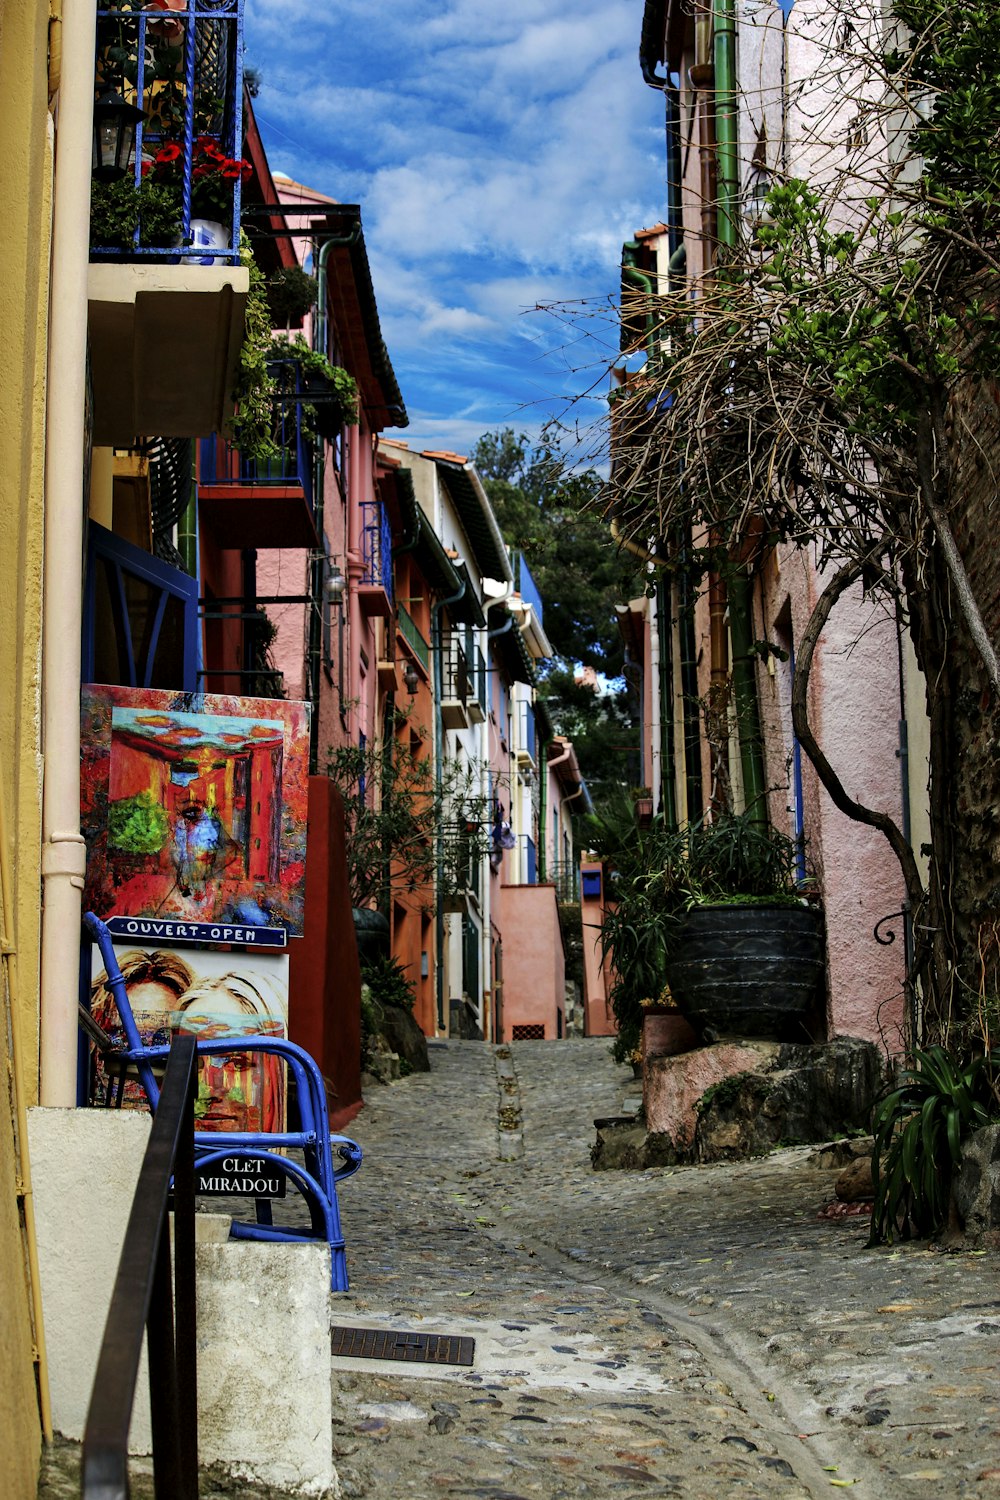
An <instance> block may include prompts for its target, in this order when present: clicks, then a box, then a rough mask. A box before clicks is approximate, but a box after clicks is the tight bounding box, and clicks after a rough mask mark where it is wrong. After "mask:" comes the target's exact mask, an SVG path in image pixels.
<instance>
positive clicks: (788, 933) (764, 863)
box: [589, 812, 824, 1057]
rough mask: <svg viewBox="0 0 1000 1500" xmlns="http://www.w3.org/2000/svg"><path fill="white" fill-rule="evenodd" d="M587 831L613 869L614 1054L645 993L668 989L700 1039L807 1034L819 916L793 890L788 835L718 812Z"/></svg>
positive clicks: (608, 924) (608, 928)
mask: <svg viewBox="0 0 1000 1500" xmlns="http://www.w3.org/2000/svg"><path fill="white" fill-rule="evenodd" d="M601 824H603V827H602V826H601ZM589 837H590V843H591V846H592V847H593V848H594V849H595V852H596V853H597V854H598V855H600V856H601V857H602V859H604V861H605V864H606V866H607V867H608V871H609V874H608V893H609V898H610V900H609V910H608V912H607V914H606V918H605V923H604V928H603V934H602V943H603V948H604V953H605V956H606V957H607V958H608V959H609V960H610V962H611V965H612V969H613V972H614V975H615V978H614V981H613V984H612V991H611V1001H612V1006H613V1008H614V1010H615V1014H616V1016H617V1017H618V1023H619V1054H620V1056H622V1057H624V1056H625V1055H626V1054H627V1052H628V1050H630V1049H631V1048H632V1047H634V1046H635V1045H636V1042H637V1040H638V1035H639V1031H640V1029H641V1024H642V1010H643V1006H642V1002H643V1000H644V999H648V998H649V997H650V996H656V995H660V994H661V993H662V991H663V987H664V984H669V989H670V993H671V995H672V998H673V1000H674V1001H675V1003H676V1005H677V1008H678V1010H679V1011H680V1013H681V1015H682V1016H684V1017H685V1018H686V1020H688V1021H689V1022H690V1024H691V1025H692V1026H693V1028H694V1029H695V1031H696V1032H697V1033H698V1035H699V1036H700V1037H701V1038H702V1039H704V1040H711V1039H712V1038H713V1037H715V1036H717V1035H723V1034H733V1035H738V1036H746V1037H773V1038H776V1039H778V1040H798V1039H801V1038H802V1037H803V1036H805V1035H808V1032H809V1022H810V1020H811V1013H812V1011H813V1008H814V1006H815V1004H816V1001H817V998H818V996H819V993H820V987H821V983H822V978H823V972H824V958H823V937H822V914H821V912H820V911H819V910H818V908H817V907H816V905H815V904H812V903H810V902H807V901H805V900H803V899H802V897H801V896H800V894H799V891H798V887H797V884H796V874H797V871H798V866H799V854H800V851H799V846H798V844H797V843H796V841H795V840H794V839H792V838H790V837H789V836H788V835H786V834H783V833H780V832H779V831H778V830H776V829H774V828H770V827H767V826H763V827H762V826H760V825H759V824H757V823H755V822H753V821H752V820H751V819H750V818H749V817H747V815H746V814H737V813H726V812H723V813H718V814H716V815H715V816H714V817H712V818H706V819H704V820H702V821H700V822H698V823H693V824H689V825H688V826H687V827H686V828H683V829H671V828H669V827H667V825H666V824H665V822H664V819H663V818H662V817H660V816H657V817H654V818H653V820H652V822H651V824H650V825H649V827H648V828H642V827H637V826H636V824H635V823H634V821H633V820H632V819H629V820H628V822H627V823H626V822H624V820H621V819H619V821H618V823H617V826H616V825H615V824H614V823H612V824H610V825H609V823H608V819H607V816H606V815H605V817H604V818H603V819H601V820H597V822H596V823H595V825H594V826H592V827H591V830H590V834H589Z"/></svg>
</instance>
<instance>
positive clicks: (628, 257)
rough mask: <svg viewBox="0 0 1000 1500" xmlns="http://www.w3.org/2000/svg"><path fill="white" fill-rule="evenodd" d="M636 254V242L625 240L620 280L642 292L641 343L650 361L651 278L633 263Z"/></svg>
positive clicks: (652, 326)
mask: <svg viewBox="0 0 1000 1500" xmlns="http://www.w3.org/2000/svg"><path fill="white" fill-rule="evenodd" d="M638 254H639V242H638V240H626V242H625V244H624V245H623V246H622V280H623V281H627V282H629V284H630V285H631V286H634V287H635V288H636V290H637V291H640V292H642V293H643V295H644V296H645V298H646V309H645V312H644V314H643V321H644V322H645V325H646V331H645V333H644V335H643V343H644V344H645V346H646V358H647V359H649V360H652V359H654V358H655V357H656V349H655V343H656V339H655V329H656V314H655V313H654V312H653V278H652V277H651V276H649V275H648V274H647V273H646V272H645V271H640V270H639V267H638V266H637V265H636V263H635V261H636V256H637V255H638Z"/></svg>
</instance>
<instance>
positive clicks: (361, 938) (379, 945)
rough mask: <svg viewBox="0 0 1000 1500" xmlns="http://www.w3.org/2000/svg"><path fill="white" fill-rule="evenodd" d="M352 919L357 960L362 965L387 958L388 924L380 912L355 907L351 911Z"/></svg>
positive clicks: (364, 907) (363, 907)
mask: <svg viewBox="0 0 1000 1500" xmlns="http://www.w3.org/2000/svg"><path fill="white" fill-rule="evenodd" d="M351 916H352V917H353V918H354V939H355V942H356V943H357V945H358V958H359V959H360V960H361V962H362V964H364V963H365V962H366V961H368V960H370V959H378V958H388V957H389V938H390V933H389V922H388V919H387V918H386V917H384V916H383V915H382V913H381V912H380V911H372V910H371V909H370V908H369V907H366V906H355V907H353V908H352V910H351Z"/></svg>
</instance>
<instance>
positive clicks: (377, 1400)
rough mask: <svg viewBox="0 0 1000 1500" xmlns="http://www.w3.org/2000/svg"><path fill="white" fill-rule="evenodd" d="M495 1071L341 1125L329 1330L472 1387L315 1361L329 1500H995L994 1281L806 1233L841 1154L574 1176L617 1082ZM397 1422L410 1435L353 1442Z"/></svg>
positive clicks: (522, 1052)
mask: <svg viewBox="0 0 1000 1500" xmlns="http://www.w3.org/2000/svg"><path fill="white" fill-rule="evenodd" d="M505 1050H506V1054H507V1055H506V1056H505V1057H503V1058H501V1059H500V1060H499V1064H498V1063H497V1062H495V1060H494V1049H493V1048H491V1047H489V1046H488V1045H486V1044H484V1043H481V1042H478V1043H477V1042H450V1043H449V1044H448V1046H447V1047H437V1046H431V1048H430V1049H429V1055H430V1063H431V1072H430V1073H428V1074H419V1075H412V1076H410V1077H409V1078H407V1079H405V1080H402V1081H400V1082H398V1083H393V1084H391V1085H389V1086H388V1087H385V1088H380V1089H378V1090H377V1091H373V1093H372V1096H371V1098H370V1099H369V1101H368V1103H367V1104H366V1107H365V1109H364V1110H363V1111H362V1113H361V1114H360V1115H359V1116H358V1117H357V1119H356V1120H355V1121H354V1122H352V1133H353V1134H355V1135H356V1136H357V1138H358V1139H359V1140H360V1141H361V1144H362V1146H363V1147H364V1150H365V1166H364V1168H363V1170H362V1171H361V1172H360V1173H359V1174H358V1175H357V1176H356V1177H354V1178H352V1179H351V1180H350V1181H349V1182H347V1183H345V1185H344V1188H343V1191H342V1193H341V1208H342V1215H343V1220H344V1228H345V1235H346V1240H347V1252H348V1263H349V1272H350V1276H351V1290H350V1292H349V1293H348V1294H347V1295H346V1296H342V1297H337V1298H335V1299H334V1320H335V1321H336V1322H338V1323H346V1324H348V1325H349V1326H366V1327H376V1328H387V1327H392V1328H399V1329H407V1330H419V1331H425V1332H444V1333H452V1334H463V1335H470V1336H472V1337H473V1338H475V1339H476V1362H475V1365H474V1366H473V1367H472V1369H462V1368H460V1367H444V1366H428V1365H422V1366H421V1365H409V1364H406V1365H401V1364H395V1365H391V1364H385V1365H382V1364H379V1363H377V1362H374V1361H361V1360H358V1361H356V1362H351V1361H344V1360H339V1359H338V1360H334V1361H333V1389H334V1410H335V1412H336V1414H337V1422H336V1425H335V1432H334V1443H335V1446H336V1449H337V1452H338V1456H339V1457H340V1459H341V1464H340V1467H341V1469H342V1473H344V1472H346V1473H347V1475H348V1479H349V1484H350V1485H351V1486H352V1490H351V1491H350V1492H351V1493H357V1494H370V1495H378V1496H389V1495H391V1496H393V1497H394V1500H395V1497H397V1496H398V1497H406V1500H423V1497H431V1496H433V1497H438V1496H452V1495H455V1496H457V1495H477V1496H483V1497H488V1500H502V1497H503V1496H521V1497H522V1500H539V1497H543V1500H578V1497H582V1500H610V1497H612V1496H618V1495H625V1496H626V1497H627V1496H632V1495H638V1494H646V1493H649V1494H653V1495H658V1494H662V1495H669V1496H676V1497H677V1500H730V1497H736V1496H739V1497H750V1500H756V1497H760V1500H765V1497H767V1500H771V1497H774V1500H785V1497H788V1500H802V1497H805V1496H812V1497H815V1496H819V1495H821V1494H822V1495H827V1494H830V1493H831V1492H832V1491H831V1488H830V1486H831V1482H832V1481H833V1480H837V1481H839V1482H840V1484H841V1487H848V1488H856V1491H857V1493H858V1495H859V1496H870V1497H872V1500H875V1497H877V1500H896V1497H899V1500H903V1497H904V1496H905V1497H906V1500H912V1496H913V1494H914V1493H916V1492H919V1494H920V1495H921V1496H926V1497H933V1500H951V1497H958V1496H962V1497H964V1496H966V1495H968V1496H973V1495H976V1496H982V1495H984V1494H985V1493H986V1491H987V1490H990V1491H991V1492H992V1488H993V1487H995V1484H996V1479H995V1476H996V1474H997V1473H1000V1471H998V1470H997V1467H996V1464H997V1459H996V1455H997V1453H998V1451H1000V1372H998V1369H997V1362H996V1359H995V1356H994V1352H993V1351H994V1348H995V1346H996V1344H997V1336H998V1335H997V1329H998V1328H1000V1294H997V1291H996V1288H997V1279H996V1273H997V1269H998V1266H1000V1260H998V1257H997V1254H996V1253H994V1252H992V1251H991V1252H988V1253H987V1254H985V1255H984V1254H979V1255H974V1254H971V1253H969V1252H967V1251H960V1252H959V1253H956V1254H945V1253H943V1252H942V1251H941V1250H939V1249H938V1248H937V1247H935V1246H930V1245H927V1244H921V1243H910V1244H907V1245H899V1246H895V1247H892V1248H891V1249H881V1250H874V1251H872V1250H866V1249H865V1248H864V1244H865V1240H866V1238H867V1222H866V1221H865V1220H864V1219H841V1220H821V1219H819V1218H818V1217H817V1215H818V1212H819V1210H820V1208H821V1207H822V1206H823V1205H824V1204H825V1203H826V1202H828V1201H830V1200H832V1198H833V1189H834V1182H835V1180H836V1176H837V1173H838V1171H839V1170H841V1168H842V1167H843V1165H844V1159H843V1157H842V1156H841V1154H840V1153H838V1152H829V1153H825V1155H824V1153H823V1152H816V1151H815V1150H814V1149H813V1148H795V1149H792V1150H787V1151H779V1152H776V1153H774V1154H772V1155H770V1156H766V1157H762V1158H760V1159H758V1160H755V1161H751V1162H738V1163H723V1164H717V1165H712V1166H702V1167H697V1166H691V1167H671V1166H661V1167H653V1168H650V1169H648V1170H646V1171H645V1172H643V1173H636V1174H632V1173H618V1172H616V1173H603V1172H602V1173H595V1172H594V1171H593V1170H592V1168H591V1165H590V1159H589V1154H590V1145H591V1142H592V1140H593V1124H592V1122H593V1119H594V1118H595V1117H613V1116H617V1115H618V1114H619V1113H620V1105H621V1101H622V1097H623V1095H624V1087H625V1084H626V1082H627V1081H628V1080H627V1074H626V1071H625V1070H623V1069H621V1068H618V1067H616V1066H615V1065H614V1064H613V1063H612V1062H611V1059H610V1056H609V1051H608V1044H607V1042H606V1041H599V1040H569V1041H565V1042H524V1043H514V1044H512V1045H511V1046H510V1047H509V1048H507V1049H505ZM515 1090H516V1091H515ZM512 1102H513V1103H515V1104H516V1107H517V1109H518V1110H519V1119H520V1129H519V1137H520V1142H519V1150H520V1153H521V1154H520V1155H519V1156H517V1157H516V1158H515V1159H512V1160H506V1159H502V1156H503V1151H502V1149H501V1148H502V1146H503V1145H504V1143H503V1142H501V1139H500V1136H501V1132H500V1131H499V1130H498V1120H499V1118H500V1110H501V1109H502V1108H505V1107H510V1106H511V1104H512ZM285 1211H286V1212H287V1211H288V1210H287V1209H286V1210H285ZM542 1403H544V1404H542ZM398 1404H408V1405H411V1406H412V1407H414V1408H415V1409H417V1410H419V1411H420V1412H421V1413H423V1420H419V1421H418V1420H415V1419H414V1420H392V1419H390V1418H387V1417H374V1416H373V1417H365V1416H364V1415H363V1409H364V1410H369V1411H381V1410H391V1409H392V1408H393V1407H394V1406H397V1405H398ZM453 1409H454V1411H457V1413H458V1415H457V1416H456V1415H454V1411H453ZM882 1412H885V1413H887V1415H886V1416H885V1417H884V1418H882V1419H881V1420H876V1419H875V1418H876V1414H881V1413H882ZM529 1416H535V1417H536V1418H543V1419H544V1420H534V1421H531V1420H524V1418H526V1417H529ZM438 1417H440V1418H442V1419H444V1420H443V1421H442V1423H441V1426H442V1427H444V1426H445V1425H446V1423H447V1422H450V1423H452V1424H453V1425H452V1426H450V1427H448V1428H447V1430H444V1431H441V1430H439V1429H437V1428H435V1427H431V1426H430V1425H429V1423H430V1421H431V1420H433V1419H435V1418H438ZM516 1417H520V1418H521V1420H513V1419H514V1418H516ZM366 1423H371V1424H372V1425H371V1427H370V1428H368V1430H364V1424H366ZM726 1438H736V1439H739V1440H741V1441H739V1442H737V1443H733V1442H726V1441H724V1439H726ZM833 1465H835V1466H836V1468H835V1469H831V1468H829V1467H826V1468H825V1467H824V1466H833ZM601 1466H604V1467H603V1468H602V1467H601ZM611 1469H614V1470H618V1471H621V1470H625V1471H630V1470H631V1471H636V1472H641V1473H642V1474H643V1475H644V1476H646V1477H645V1478H637V1477H635V1473H633V1474H632V1475H631V1477H626V1476H625V1474H623V1473H622V1472H609V1470H611ZM979 1476H984V1477H983V1478H980V1477H979ZM854 1480H859V1481H860V1483H858V1484H857V1486H854V1484H853V1481H854ZM142 1483H144V1481H142V1480H141V1476H140V1484H138V1485H136V1487H135V1488H134V1493H135V1494H137V1495H139V1496H144V1495H147V1494H149V1493H151V1492H150V1490H149V1489H148V1488H147V1489H146V1490H143V1489H142V1487H141V1485H142ZM70 1493H73V1491H71V1490H70V1489H64V1490H63V1491H56V1490H54V1489H53V1490H51V1491H50V1492H46V1493H45V1500H63V1495H65V1496H66V1497H67V1500H68V1496H69V1494H70ZM246 1494H247V1495H248V1496H249V1495H250V1494H251V1492H250V1491H246Z"/></svg>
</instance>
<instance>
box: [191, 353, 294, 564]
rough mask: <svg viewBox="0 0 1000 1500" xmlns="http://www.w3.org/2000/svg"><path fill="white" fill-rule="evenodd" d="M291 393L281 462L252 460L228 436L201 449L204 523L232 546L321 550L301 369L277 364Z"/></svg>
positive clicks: (277, 418)
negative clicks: (311, 548) (315, 511)
mask: <svg viewBox="0 0 1000 1500" xmlns="http://www.w3.org/2000/svg"><path fill="white" fill-rule="evenodd" d="M270 368H271V373H272V374H273V375H274V376H275V379H276V381H277V383H278V385H279V387H280V388H281V389H282V391H283V392H284V394H283V395H282V396H281V397H280V398H279V400H278V401H277V402H276V403H275V406H274V419H273V426H272V433H271V435H272V439H273V442H274V446H275V450H276V452H275V456H274V457H273V458H269V459H257V460H255V459H249V458H246V457H245V456H244V455H243V454H241V453H240V452H239V450H238V449H237V448H236V447H235V446H234V445H233V444H232V443H230V442H228V441H226V440H225V439H224V438H221V437H213V438H206V439H204V441H203V442H201V443H200V444H199V453H198V500H199V507H200V514H201V517H202V519H203V521H204V522H205V524H206V525H207V526H208V527H209V528H210V529H211V530H212V531H213V532H214V534H215V536H216V538H217V539H218V541H219V543H220V545H222V546H228V547H264V548H267V547H316V546H318V538H317V533H316V521H315V513H314V510H313V452H314V439H313V435H312V433H311V431H310V430H309V425H308V417H307V409H306V408H305V407H304V405H303V401H302V399H301V398H302V394H303V393H302V366H301V365H300V364H299V363H298V362H297V361H295V360H287V361H277V362H275V364H273V365H272V366H271V367H270Z"/></svg>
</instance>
